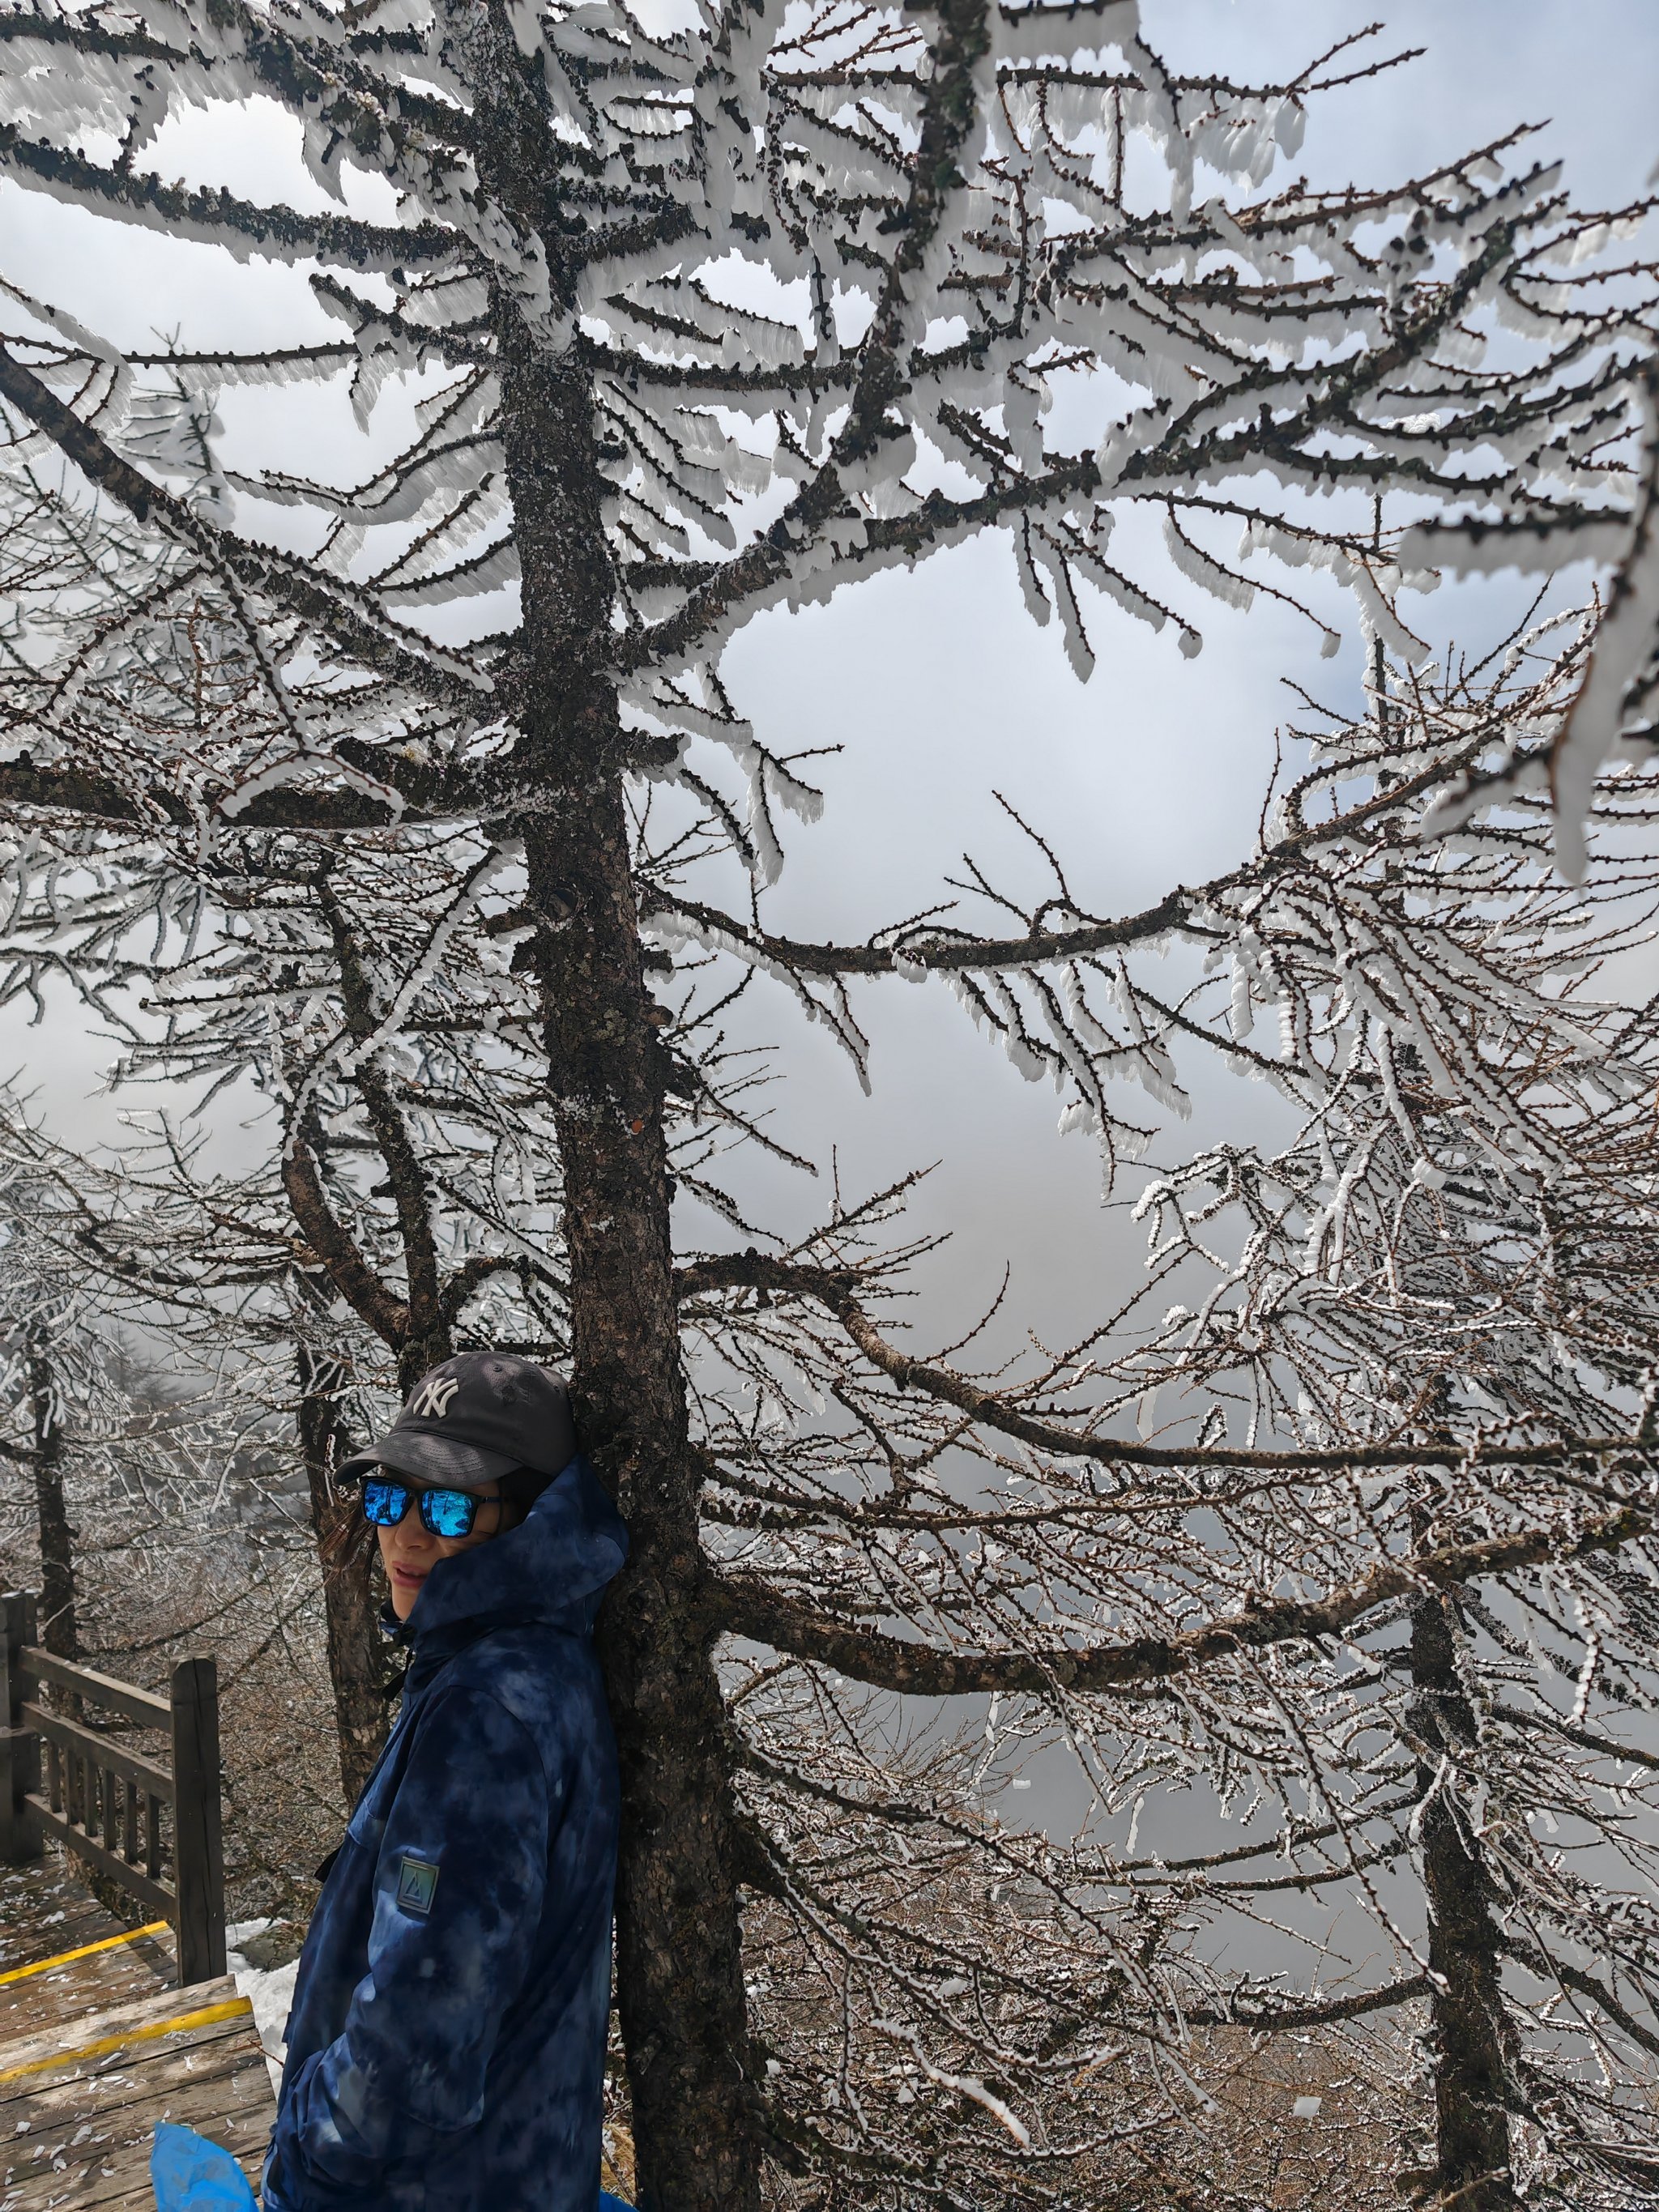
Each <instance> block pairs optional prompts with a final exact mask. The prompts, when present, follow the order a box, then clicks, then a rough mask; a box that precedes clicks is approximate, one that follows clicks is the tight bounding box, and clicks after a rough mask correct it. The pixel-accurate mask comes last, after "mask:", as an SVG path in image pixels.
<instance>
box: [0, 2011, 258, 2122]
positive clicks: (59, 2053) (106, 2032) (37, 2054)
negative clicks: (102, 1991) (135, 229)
mask: <svg viewBox="0 0 1659 2212" xmlns="http://www.w3.org/2000/svg"><path fill="white" fill-rule="evenodd" d="M208 2015H213V2017H211V2018H210V2017H208ZM244 2016H246V2018H247V2019H248V2020H250V2021H251V2020H252V2010H251V2008H249V2006H248V2002H247V2000H246V1997H243V1996H238V1994H237V1990H236V1984H235V1982H234V1979H233V1978H232V1977H231V1976H230V1975H228V1974H226V1975H224V1976H222V1978H220V1979H219V1980H217V1981H214V1982H204V1983H201V1984H198V1985H197V1987H196V1988H194V1989H192V1990H185V1991H180V1990H157V1991H156V1992H155V1994H154V1995H152V1996H146V1997H143V1998H142V1999H139V2000H137V2001H135V2002H133V2003H131V2004H123V2005H117V2006H115V2007H113V2008H112V2009H111V2010H109V2011H107V2012H102V2013H96V2014H94V2015H91V2016H89V2017H88V2018H85V2019H82V2020H78V2021H74V2022H72V2023H71V2024H70V2025H69V2026H67V2027H63V2026H60V2027H52V2028H50V2029H46V2030H45V2031H43V2032H41V2033H38V2034H31V2035H24V2036H21V2037H19V2038H18V2039H16V2040H15V2042H11V2043H7V2044H5V2045H0V2107H3V2106H8V2105H10V2104H13V2103H15V2101H16V2100H17V2099H18V2098H20V2097H27V2096H32V2095H33V2094H34V2093H36V2092H38V2091H39V2090H40V2089H42V2088H45V2087H48V2086H49V2085H50V2082H51V2081H52V2078H53V2076H54V2075H58V2074H61V2073H64V2072H72V2071H74V2070H75V2069H76V2068H77V2067H78V2068H80V2069H81V2070H82V2072H88V2071H90V2070H92V2069H94V2068H103V2069H105V2070H107V2066H106V2062H109V2063H113V2057H114V2055H116V2054H118V2053H120V2052H121V2051H125V2050H126V2049H127V2047H128V2045H131V2047H132V2049H133V2050H134V2051H137V2050H139V2049H141V2048H142V2047H143V2045H147V2044H149V2043H155V2042H163V2041H165V2040H166V2039H167V2037H168V2036H169V2035H175V2034H177V2035H191V2036H195V2037H197V2039H200V2038H201V2037H202V2036H204V2035H206V2036H207V2037H208V2038H209V2039H212V2037H213V2035H215V2034H216V2033H219V2034H222V2033H225V2032H226V2031H227V2023H228V2021H232V2020H235V2019H240V2018H242V2017H244ZM4 2132H5V2126H4V2123H3V2122H0V2139H3V2136H4Z"/></svg>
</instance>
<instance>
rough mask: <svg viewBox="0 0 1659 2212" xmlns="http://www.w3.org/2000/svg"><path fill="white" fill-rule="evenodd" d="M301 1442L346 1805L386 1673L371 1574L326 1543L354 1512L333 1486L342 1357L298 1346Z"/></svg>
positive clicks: (373, 1753)
mask: <svg viewBox="0 0 1659 2212" xmlns="http://www.w3.org/2000/svg"><path fill="white" fill-rule="evenodd" d="M299 1368H300V1411H299V1430H300V1449H301V1455H302V1456H303V1458H304V1460H305V1466H306V1480H307V1485H308V1486H309V1488H310V1492H311V1525H312V1528H313V1530H314V1531H315V1533H316V1537H317V1544H318V1549H319V1553H322V1554H323V1557H322V1576H323V1607H324V1612H325V1617H326V1623H327V1632H328V1674H329V1680H330V1682H331V1684H332V1686H333V1691H334V1725H335V1735H336V1740H337V1746H338V1750H339V1759H340V1786H341V1789H342V1790H343V1791H344V1793H345V1802H346V1803H347V1805H348V1806H352V1805H355V1804H356V1802H357V1798H358V1795H359V1793H360V1792H361V1790H362V1786H363V1784H364V1783H365V1782H367V1781H368V1774H369V1769H370V1768H371V1767H372V1766H373V1765H374V1762H375V1760H376V1759H378V1758H379V1756H380V1747H381V1745H382V1744H383V1743H384V1742H385V1741H386V1699H385V1698H384V1697H383V1696H382V1695H381V1681H382V1678H383V1676H384V1674H385V1672H386V1665H385V1657H384V1650H383V1646H382V1643H381V1638H380V1622H379V1620H378V1618H377V1611H378V1609H377V1607H376V1606H375V1603H374V1594H373V1589H372V1586H371V1584H370V1583H369V1580H368V1577H367V1576H366V1575H364V1574H362V1573H361V1572H359V1571H358V1570H357V1569H356V1568H355V1567H351V1566H339V1565H334V1564H332V1563H331V1561H330V1560H329V1559H328V1558H327V1556H326V1553H325V1546H326V1545H327V1542H328V1539H329V1538H330V1536H331V1535H332V1534H333V1533H334V1531H335V1529H336V1528H337V1526H338V1525H339V1523H340V1522H341V1521H343V1519H345V1518H346V1517H347V1516H349V1513H350V1511H351V1503H350V1500H349V1498H342V1497H340V1495H339V1494H338V1492H337V1491H336V1489H335V1486H334V1469H335V1468H336V1466H337V1464H338V1462H339V1458H340V1443H341V1436H340V1422H339V1416H338V1414H337V1412H336V1410H335V1401H334V1392H335V1390H336V1389H337V1386H338V1383H339V1381H340V1376H341V1370H340V1367H339V1365H338V1363H337V1362H336V1361H334V1360H332V1359H329V1358H325V1357H322V1356H320V1355H319V1354H318V1353H316V1352H313V1351H312V1350H311V1349H310V1347H309V1346H307V1345H304V1344H301V1346H300V1347H299Z"/></svg>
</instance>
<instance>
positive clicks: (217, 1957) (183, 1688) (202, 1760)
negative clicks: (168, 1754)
mask: <svg viewBox="0 0 1659 2212" xmlns="http://www.w3.org/2000/svg"><path fill="white" fill-rule="evenodd" d="M173 1887H174V1889H175V1890H176V1892H177V1893H178V1899H179V1902H178V1908H177V1911H176V1914H175V1917H174V1919H173V1926H174V1927H175V1928H176V1929H177V1930H178V1931H179V1988H180V1989H184V1988H185V1987H186V1986H187V1985H188V1984H191V1983H192V1982H207V1981H212V1980H214V1979H215V1978H216V1977H217V1976H219V1975H221V1974H222V1973H223V1972H224V1971H225V1866H224V1847H223V1842H222V1833H221V1829H220V1809H219V1669H218V1665H217V1663H216V1661H214V1660H212V1659H208V1658H197V1659H181V1660H180V1661H179V1663H178V1665H177V1666H176V1667H175V1668H173Z"/></svg>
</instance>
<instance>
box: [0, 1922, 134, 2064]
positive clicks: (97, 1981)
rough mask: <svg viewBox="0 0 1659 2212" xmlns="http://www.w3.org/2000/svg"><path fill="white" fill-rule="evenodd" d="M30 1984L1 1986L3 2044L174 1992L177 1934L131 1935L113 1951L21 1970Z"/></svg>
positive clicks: (0, 2037) (20, 1982)
mask: <svg viewBox="0 0 1659 2212" xmlns="http://www.w3.org/2000/svg"><path fill="white" fill-rule="evenodd" d="M17 1971H20V1972H21V1974H22V1975H23V1976H24V1977H25V1978H23V1979H21V1980H18V1981H15V1982H11V1983H6V1984H0V2042H9V2041H12V2040H14V2039H15V2038H16V2037H18V2036H20V2035H26V2034H30V2033H45V2032H46V2030H47V2029H48V2028H50V2027H54V2026H57V2025H60V2024H62V2025H64V2026H67V2025H68V2024H69V2023H70V2022H72V2021H81V2020H84V2019H85V2018H86V2017H87V2015H88V2014H92V2013H104V2012H108V2011H110V2010H111V2009H112V2008H114V2007H115V2006H118V2005H121V2004H128V2003H137V2002H139V2001H141V2000H142V1999H143V1998H146V1997H150V1996H155V1995H156V1994H157V1993H158V1992H159V1991H161V1990H171V1989H172V1987H173V1942H172V1930H171V1929H165V1930H164V1931H163V1932H162V1934H161V1935H159V1936H158V1935H157V1934H156V1933H155V1932H154V1931H151V1932H149V1933H146V1934H144V1935H143V1936H140V1935H137V1934H136V1933H130V1934H128V1935H126V1936H122V1937H120V1938H118V1939H116V1942H115V1943H114V1945H113V1946H112V1948H109V1949H99V1950H92V1951H82V1953H81V1954H79V1955H78V1956H74V1955H71V1956H70V1958H68V1959H64V1960H52V1961H47V1962H46V1963H44V1964H42V1965H40V1966H33V1967H24V1968H22V1969H21V1970H17Z"/></svg>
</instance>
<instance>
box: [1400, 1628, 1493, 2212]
mask: <svg viewBox="0 0 1659 2212" xmlns="http://www.w3.org/2000/svg"><path fill="white" fill-rule="evenodd" d="M1455 1658H1456V1655H1455V1644H1454V1641H1453V1636H1452V1617H1451V1600H1450V1599H1449V1598H1445V1597H1440V1596H1434V1597H1422V1598H1419V1599H1418V1600H1417V1601H1416V1602H1415V1604H1414V1605H1413V1608H1412V1637H1411V1669H1412V1688H1413V1697H1412V1724H1413V1735H1414V1736H1415V1738H1416V1740H1417V1741H1418V1742H1419V1744H1420V1745H1422V1746H1423V1747H1424V1751H1423V1753H1422V1754H1421V1755H1420V1764H1419V1767H1418V1770H1417V1784H1418V1790H1419V1796H1420V1797H1423V1798H1425V1799H1428V1800H1429V1802H1428V1803H1427V1805H1426V1807H1425V1811H1424V1814H1423V1819H1422V1827H1421V1848H1422V1853H1423V1882H1424V1887H1425V1891H1426V1893H1427V1897H1428V1904H1429V1968H1430V1972H1431V1974H1432V1975H1433V1976H1434V1977H1435V1984H1434V1990H1433V1994H1432V1996H1431V1998H1430V2001H1429V2014H1430V2024H1431V2025H1430V2048H1431V2051H1432V2053H1433V2063H1434V2097H1435V2132H1436V2147H1435V2154H1436V2165H1437V2168H1438V2172H1437V2177H1436V2181H1437V2191H1438V2197H1439V2201H1440V2202H1441V2203H1443V2204H1446V2205H1448V2206H1450V2205H1452V2204H1453V2203H1455V2207H1456V2212H1511V2208H1513V2207H1514V2205H1515V2203H1516V2196H1515V2191H1514V2188H1513V2186H1512V2185H1511V2181H1510V2124H1509V2111H1508V2099H1507V2093H1506V2080H1507V2074H1508V2069H1507V2067H1506V2065H1505V2063H1504V2062H1505V2048H1506V2045H1507V2043H1508V2040H1509V2035H1508V2029H1507V2025H1506V2021H1505V2016H1504V1992H1503V1978H1502V1966H1501V1964H1500V1960H1501V1955H1502V1936H1501V1932H1500V1930H1499V1929H1498V1923H1497V1920H1496V1918H1495V1917H1494V1916H1493V1913H1492V1891H1491V1885H1490V1883H1489V1881H1488V1878H1487V1875H1486V1869H1485V1867H1484V1866H1483V1865H1482V1863H1481V1860H1480V1854H1479V1852H1478V1850H1475V1849H1474V1847H1473V1846H1472V1845H1471V1844H1470V1842H1469V1839H1468V1836H1467V1835H1466V1833H1465V1832H1464V1830H1463V1827H1462V1825H1461V1824H1460V1821H1459V1820H1458V1817H1457V1814H1456V1812H1455V1809H1454V1808H1453V1805H1452V1802H1451V1799H1450V1793H1449V1791H1448V1790H1446V1789H1445V1788H1444V1787H1443V1786H1442V1787H1440V1788H1438V1789H1437V1788H1436V1787H1435V1784H1436V1782H1437V1778H1438V1775H1439V1769H1440V1755H1441V1753H1445V1754H1447V1755H1448V1756H1449V1758H1450V1759H1452V1760H1453V1761H1454V1762H1456V1761H1458V1760H1459V1759H1461V1758H1462V1756H1463V1755H1464V1753H1466V1751H1467V1747H1468V1745H1470V1744H1471V1743H1473V1741H1474V1735H1475V1723H1474V1712H1473V1711H1471V1709H1470V1706H1469V1702H1468V1698H1467V1697H1466V1695H1465V1694H1464V1691H1463V1686H1462V1683H1461V1682H1460V1680H1458V1675H1457V1668H1456V1663H1455ZM1431 1791H1432V1792H1433V1795H1432V1796H1431V1797H1430V1792H1431Z"/></svg>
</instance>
